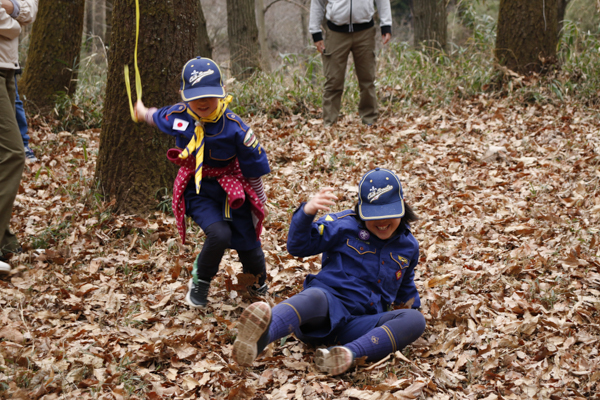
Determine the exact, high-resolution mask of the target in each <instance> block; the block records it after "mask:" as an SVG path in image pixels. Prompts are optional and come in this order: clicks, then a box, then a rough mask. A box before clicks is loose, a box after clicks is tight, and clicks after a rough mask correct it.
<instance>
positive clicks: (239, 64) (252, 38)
mask: <svg viewBox="0 0 600 400" xmlns="http://www.w3.org/2000/svg"><path fill="white" fill-rule="evenodd" d="M254 10H255V6H254V0H227V36H228V37H229V60H230V63H231V70H232V73H233V76H235V77H236V78H237V79H238V80H245V79H247V78H249V77H250V76H251V75H252V74H253V73H254V71H256V70H258V69H259V68H260V55H259V54H260V49H259V46H258V27H257V26H256V14H255V11H254Z"/></svg>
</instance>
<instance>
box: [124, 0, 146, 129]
mask: <svg viewBox="0 0 600 400" xmlns="http://www.w3.org/2000/svg"><path fill="white" fill-rule="evenodd" d="M139 36H140V4H139V0H135V53H133V63H134V68H135V92H136V94H137V99H138V100H142V78H141V77H140V70H139V69H138V62H137V53H138V38H139ZM124 70H125V86H126V87H127V97H129V111H130V112H131V119H132V120H133V121H134V122H138V119H137V118H136V116H135V111H134V109H133V101H132V100H131V84H130V83H129V65H127V64H126V65H125V68H124Z"/></svg>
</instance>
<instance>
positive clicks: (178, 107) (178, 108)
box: [166, 103, 187, 119]
mask: <svg viewBox="0 0 600 400" xmlns="http://www.w3.org/2000/svg"><path fill="white" fill-rule="evenodd" d="M186 108H187V106H186V105H185V103H177V104H175V105H174V106H171V108H169V110H168V111H167V115H166V117H167V119H169V115H171V114H181V113H182V112H184V111H185V109H186Z"/></svg>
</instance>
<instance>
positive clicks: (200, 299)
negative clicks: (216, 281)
mask: <svg viewBox="0 0 600 400" xmlns="http://www.w3.org/2000/svg"><path fill="white" fill-rule="evenodd" d="M188 288H189V290H188V292H187V295H185V302H186V303H188V304H189V305H190V306H191V307H194V308H204V307H206V305H207V304H208V289H209V288H210V282H206V281H203V280H202V279H198V283H194V278H192V279H190V282H189V283H188Z"/></svg>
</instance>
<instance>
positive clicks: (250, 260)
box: [238, 246, 268, 296]
mask: <svg viewBox="0 0 600 400" xmlns="http://www.w3.org/2000/svg"><path fill="white" fill-rule="evenodd" d="M238 255H239V257H240V262H241V263H242V272H244V273H245V274H252V275H254V276H256V278H257V279H258V280H257V281H256V282H255V283H254V284H253V285H251V286H249V287H248V291H249V292H250V293H251V294H254V295H259V296H262V295H264V294H266V293H267V290H268V287H267V283H266V280H267V265H266V262H265V253H264V252H263V249H262V247H260V246H259V247H257V248H255V249H252V250H246V251H241V250H238Z"/></svg>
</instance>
